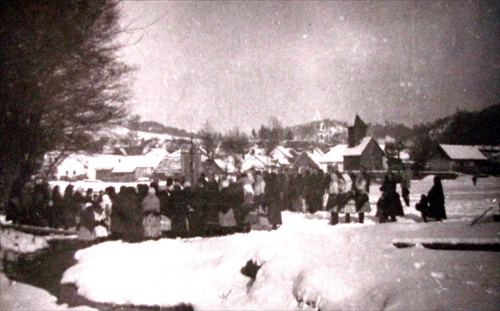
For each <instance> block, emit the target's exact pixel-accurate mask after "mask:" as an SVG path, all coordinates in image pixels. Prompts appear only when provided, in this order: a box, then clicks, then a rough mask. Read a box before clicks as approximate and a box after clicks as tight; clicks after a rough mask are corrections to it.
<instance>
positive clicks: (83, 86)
mask: <svg viewBox="0 0 500 311" xmlns="http://www.w3.org/2000/svg"><path fill="white" fill-rule="evenodd" d="M117 5H118V1H115V0H83V1H80V0H68V1H62V2H61V1H51V0H41V1H39V0H28V1H22V2H21V1H14V2H10V3H9V4H8V5H3V6H2V9H1V11H0V19H1V20H2V22H1V23H0V45H1V47H2V48H1V49H0V63H1V67H0V68H1V74H0V76H1V78H0V102H1V103H2V104H1V105H0V144H1V145H2V148H1V150H0V162H1V163H2V164H1V167H0V181H1V184H2V190H3V199H4V200H6V199H8V198H9V197H10V194H11V190H12V191H14V193H13V195H17V194H18V193H17V192H18V191H19V189H18V188H19V187H20V186H22V185H24V184H26V183H27V182H29V180H30V178H31V176H32V175H33V174H34V173H35V172H36V171H37V170H38V169H39V168H40V165H41V163H42V161H43V157H44V155H45V154H46V153H47V152H50V151H54V150H57V151H59V152H60V153H59V154H60V156H61V157H64V155H65V154H68V153H70V152H73V151H77V150H86V149H88V148H90V146H91V144H92V141H93V137H92V136H93V134H94V133H96V132H97V131H99V130H101V129H102V128H103V127H104V126H108V125H110V124H115V123H117V122H119V121H120V120H121V119H122V118H123V117H124V116H125V115H126V112H127V111H126V107H125V106H124V103H125V101H126V99H127V97H128V89H127V87H126V86H127V84H126V78H127V77H128V73H129V72H130V70H131V69H130V67H128V66H127V65H126V64H125V63H123V62H122V61H120V60H119V59H118V57H117V51H118V50H119V48H120V46H119V45H118V44H117V43H116V40H115V39H116V36H117V35H118V34H119V33H120V31H121V29H120V27H119V24H118V7H117ZM14 182H15V184H16V185H18V186H17V187H16V189H12V185H13V184H14Z"/></svg>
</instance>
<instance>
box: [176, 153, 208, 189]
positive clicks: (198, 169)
mask: <svg viewBox="0 0 500 311" xmlns="http://www.w3.org/2000/svg"><path fill="white" fill-rule="evenodd" d="M191 169H192V172H191ZM202 170H203V168H202V165H201V153H200V152H195V153H193V157H192V159H191V153H190V152H188V151H183V152H182V153H181V174H182V176H183V177H184V178H185V179H186V180H187V181H189V182H190V183H191V184H192V185H194V184H195V182H196V181H197V180H198V178H200V175H201V173H202ZM191 174H192V176H191Z"/></svg>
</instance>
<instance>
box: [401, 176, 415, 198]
mask: <svg viewBox="0 0 500 311" xmlns="http://www.w3.org/2000/svg"><path fill="white" fill-rule="evenodd" d="M412 177H413V174H412V171H411V169H410V167H409V166H405V168H404V170H403V174H401V193H402V197H403V200H404V201H405V204H406V206H410V188H411V178H412Z"/></svg>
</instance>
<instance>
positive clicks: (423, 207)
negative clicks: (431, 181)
mask: <svg viewBox="0 0 500 311" xmlns="http://www.w3.org/2000/svg"><path fill="white" fill-rule="evenodd" d="M415 209H416V210H417V211H419V212H420V214H421V215H422V219H423V221H424V222H427V217H434V215H430V213H429V200H428V199H427V196H426V195H425V194H422V196H421V197H420V201H419V202H418V203H417V204H415Z"/></svg>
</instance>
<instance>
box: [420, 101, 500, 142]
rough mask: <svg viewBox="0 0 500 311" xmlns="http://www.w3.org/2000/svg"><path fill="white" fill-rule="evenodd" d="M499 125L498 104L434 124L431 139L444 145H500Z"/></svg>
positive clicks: (463, 112) (499, 113)
mask: <svg viewBox="0 0 500 311" xmlns="http://www.w3.org/2000/svg"><path fill="white" fill-rule="evenodd" d="M499 124H500V104H497V105H494V106H490V107H488V108H485V109H483V110H481V111H479V112H467V111H458V112H457V113H455V114H454V115H453V116H451V117H450V118H447V119H441V120H437V121H436V122H434V123H433V124H432V127H431V128H430V131H429V132H430V133H431V138H434V139H435V140H436V141H438V142H440V143H444V144H464V145H500V125H499ZM423 130H425V126H424V127H423Z"/></svg>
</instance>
